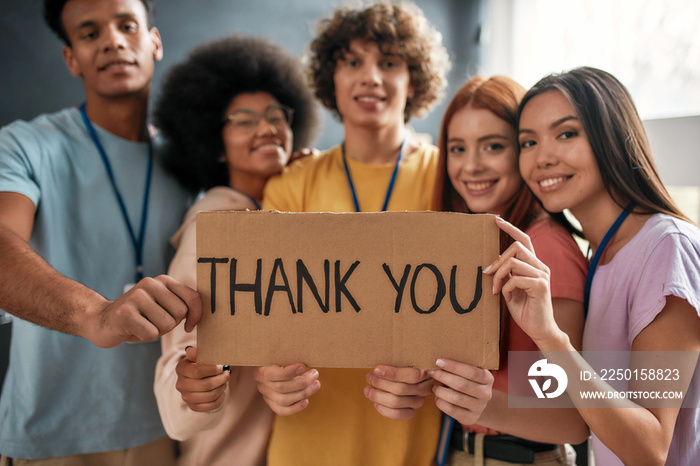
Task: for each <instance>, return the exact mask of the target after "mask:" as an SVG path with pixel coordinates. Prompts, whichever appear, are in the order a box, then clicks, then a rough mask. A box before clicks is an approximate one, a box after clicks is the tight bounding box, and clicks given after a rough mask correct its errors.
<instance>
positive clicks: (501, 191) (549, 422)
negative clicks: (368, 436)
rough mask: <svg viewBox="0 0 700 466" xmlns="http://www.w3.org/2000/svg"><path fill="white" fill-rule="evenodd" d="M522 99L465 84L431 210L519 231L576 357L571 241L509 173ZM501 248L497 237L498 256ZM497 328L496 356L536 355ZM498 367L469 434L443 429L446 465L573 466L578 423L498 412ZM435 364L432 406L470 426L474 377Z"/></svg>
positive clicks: (502, 389) (498, 79) (514, 162)
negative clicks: (481, 217) (547, 272)
mask: <svg viewBox="0 0 700 466" xmlns="http://www.w3.org/2000/svg"><path fill="white" fill-rule="evenodd" d="M524 94H525V89H523V88H522V87H521V86H520V85H519V84H517V83H516V82H515V81H513V80H511V79H509V78H506V77H502V76H494V77H491V78H483V77H475V78H473V79H472V80H470V81H469V82H467V83H466V84H465V85H464V86H463V87H462V88H461V89H460V90H459V91H458V92H457V94H456V95H455V96H454V98H453V99H452V101H451V102H450V104H449V106H448V107H447V110H446V112H445V115H444V117H443V121H442V125H441V128H440V135H439V138H440V140H439V150H440V158H439V162H438V171H437V182H436V187H435V189H436V195H435V205H434V208H435V210H441V211H453V212H465V213H491V214H497V215H499V216H500V217H502V218H504V219H506V220H507V221H509V222H510V223H512V224H514V225H517V226H518V228H520V229H521V230H523V231H525V232H527V234H528V235H529V236H530V238H531V239H532V243H533V244H534V247H535V249H536V250H537V254H538V257H540V259H541V260H542V261H543V262H544V263H545V264H547V266H549V268H550V269H551V272H552V274H551V275H552V296H551V298H552V304H553V308H554V317H555V319H556V321H557V324H558V325H559V327H560V328H561V329H563V330H564V331H565V332H566V333H567V334H568V335H569V338H570V340H571V342H572V343H573V345H574V347H576V348H580V345H581V334H582V330H583V288H584V280H585V275H586V268H587V265H586V260H585V258H584V257H583V255H582V254H581V251H580V250H579V248H578V246H577V245H576V242H575V241H574V239H573V238H572V236H571V232H572V231H573V228H572V227H571V226H570V225H569V224H568V222H566V221H565V219H564V217H563V216H560V217H557V218H554V217H552V216H550V215H549V214H548V213H547V212H545V211H544V209H543V208H542V207H541V206H540V204H539V203H538V201H537V199H536V198H535V197H534V196H533V195H532V193H531V192H530V190H529V188H528V187H527V185H526V184H525V183H524V181H523V179H522V177H521V176H520V172H519V171H518V138H517V115H518V105H519V103H520V100H521V98H522V96H523V95H524ZM567 230H568V231H567ZM510 243H512V239H511V238H510V237H509V236H507V235H502V237H501V250H505V249H506V248H507V247H508V246H509V244H510ZM504 304H505V303H504ZM504 311H505V307H504ZM504 315H507V313H505V312H504ZM503 328H504V340H505V345H504V348H503V349H504V351H503V352H502V354H507V352H506V351H508V350H510V351H537V345H536V344H535V343H534V342H533V341H532V340H531V339H530V338H529V337H528V336H527V335H526V334H525V333H524V332H523V331H522V330H521V329H520V327H518V325H517V324H516V323H515V322H514V321H513V319H512V318H511V317H508V321H507V322H504V326H503ZM507 363H508V361H507V358H503V361H502V362H501V368H500V369H499V370H497V371H493V372H492V373H493V377H494V383H493V395H492V398H491V400H490V401H489V403H488V404H487V406H486V409H485V410H484V411H483V413H482V415H481V417H480V418H479V425H464V426H461V427H460V425H458V424H457V423H455V425H454V427H453V428H452V436H451V437H452V442H451V444H452V448H451V451H450V453H451V454H450V456H449V457H448V461H449V464H460V465H462V464H470V465H471V464H485V465H488V464H504V463H502V462H501V461H505V462H506V463H513V464H518V463H528V462H530V463H531V462H532V461H531V460H536V462H537V464H574V458H575V455H574V454H573V451H572V449H571V447H570V446H564V445H561V444H565V443H567V442H575V443H578V442H581V441H583V440H584V439H585V438H586V437H587V435H588V429H587V428H586V426H585V424H584V423H583V422H582V420H581V418H580V417H579V416H578V415H577V414H576V413H575V412H573V413H572V411H573V410H566V409H558V410H557V409H551V410H547V411H545V410H543V409H537V410H534V409H508V399H507V397H508V393H507V392H508V364H507ZM437 364H438V366H439V367H441V370H438V371H435V372H434V374H433V378H434V379H435V380H437V381H439V382H441V383H442V384H443V385H444V386H440V385H437V386H436V387H435V389H434V391H435V396H436V403H437V406H438V407H439V408H440V409H441V410H442V411H443V412H444V413H445V414H447V415H448V416H450V417H452V418H453V419H455V420H457V421H458V422H459V421H460V420H466V419H471V418H472V417H470V416H469V413H470V409H471V405H472V404H473V403H474V398H473V397H471V396H470V395H469V391H470V389H469V385H470V383H469V380H470V378H471V376H472V371H474V370H475V368H474V367H473V366H470V365H468V364H463V363H460V362H456V361H451V360H447V359H445V360H438V362H437ZM525 439H527V440H525ZM539 442H546V443H539ZM479 461H483V463H481V462H479ZM494 461H498V463H493V462H494ZM550 461H551V463H550Z"/></svg>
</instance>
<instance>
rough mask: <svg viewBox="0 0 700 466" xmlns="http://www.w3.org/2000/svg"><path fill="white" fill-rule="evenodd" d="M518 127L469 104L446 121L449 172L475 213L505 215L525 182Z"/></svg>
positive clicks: (460, 193) (453, 182) (455, 186)
mask: <svg viewBox="0 0 700 466" xmlns="http://www.w3.org/2000/svg"><path fill="white" fill-rule="evenodd" d="M516 144H517V141H516V137H515V129H514V128H513V127H512V126H511V125H510V124H508V123H507V122H506V121H504V120H502V119H500V118H499V117H497V116H496V115H495V114H494V113H493V112H491V111H489V110H486V109H483V108H473V107H470V106H467V107H463V108H461V109H460V110H458V111H457V112H456V113H455V114H454V116H453V117H452V119H451V120H450V122H449V124H448V125H447V175H448V176H449V178H450V182H451V183H452V186H453V187H454V189H455V191H457V193H458V194H459V195H460V196H461V197H462V199H464V201H465V202H466V204H467V207H468V208H469V210H470V211H471V212H475V213H491V214H498V215H501V216H504V215H505V213H506V211H507V210H508V207H510V204H511V203H512V201H513V197H514V196H515V194H516V192H517V191H518V189H519V188H520V186H521V185H522V179H521V178H520V173H519V172H518V157H517V146H516Z"/></svg>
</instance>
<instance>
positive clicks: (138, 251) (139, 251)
mask: <svg viewBox="0 0 700 466" xmlns="http://www.w3.org/2000/svg"><path fill="white" fill-rule="evenodd" d="M80 114H81V115H82V117H83V122H84V123H85V127H86V128H87V131H88V133H89V134H90V137H91V138H92V142H94V143H95V147H96V148H97V152H99V153H100V157H101V158H102V163H104V166H105V170H106V171H107V175H108V176H109V181H111V182H112V188H114V194H115V195H116V196H117V201H118V202H119V207H120V208H121V212H122V216H123V217H124V222H126V226H127V228H128V229H129V236H131V242H132V244H133V245H134V253H135V255H136V276H135V279H136V282H138V281H139V280H141V279H142V278H143V243H144V240H145V238H146V220H147V219H148V198H149V194H150V192H151V178H152V176H153V147H152V145H151V138H150V137H149V138H148V168H147V170H146V188H145V189H144V194H143V208H142V209H141V227H140V228H139V236H138V238H137V237H136V234H135V233H134V228H133V226H132V225H131V221H130V220H129V214H128V212H127V210H126V204H124V199H123V198H122V195H121V192H120V191H119V187H117V180H116V179H115V178H114V172H113V171H112V165H111V164H110V163H109V159H108V158H107V152H105V149H104V147H103V146H102V143H101V142H100V138H99V137H98V136H97V132H96V131H95V128H94V127H93V126H92V122H90V120H89V119H88V116H87V111H86V109H85V103H84V102H83V103H82V104H81V105H80Z"/></svg>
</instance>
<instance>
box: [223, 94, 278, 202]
mask: <svg viewBox="0 0 700 466" xmlns="http://www.w3.org/2000/svg"><path fill="white" fill-rule="evenodd" d="M271 105H273V106H274V105H279V102H278V101H277V99H275V98H274V97H273V96H271V95H270V94H268V93H267V92H255V93H245V94H239V95H237V96H236V97H234V98H233V100H232V101H231V103H230V104H229V106H228V107H227V108H226V116H228V115H231V114H233V113H234V112H237V111H241V110H243V111H245V112H246V113H248V112H250V114H254V115H258V116H260V122H259V124H258V125H257V127H256V128H254V130H253V129H252V128H247V127H245V128H244V127H237V126H236V125H234V124H233V122H230V121H229V122H227V123H225V124H224V127H223V129H222V133H221V135H222V138H223V142H224V152H225V158H226V163H227V164H228V168H229V178H230V183H231V186H233V187H234V188H236V189H239V190H241V191H243V192H246V193H247V194H249V195H251V196H253V197H255V194H254V193H251V192H248V188H247V187H248V186H256V187H257V186H260V185H261V184H262V185H264V183H265V182H266V181H267V179H268V178H269V177H270V176H272V175H274V174H276V173H279V172H280V171H281V170H282V167H284V166H285V165H286V164H287V162H288V161H289V155H290V154H291V151H292V129H291V128H290V127H289V125H288V124H287V123H286V122H281V123H280V122H277V123H275V124H274V125H273V124H271V123H270V122H268V121H267V120H266V119H265V118H263V117H262V115H264V114H265V111H266V109H267V108H268V107H270V106H271Z"/></svg>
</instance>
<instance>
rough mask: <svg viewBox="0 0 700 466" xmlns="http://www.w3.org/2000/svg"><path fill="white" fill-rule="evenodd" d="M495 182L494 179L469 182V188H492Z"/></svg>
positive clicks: (475, 189)
mask: <svg viewBox="0 0 700 466" xmlns="http://www.w3.org/2000/svg"><path fill="white" fill-rule="evenodd" d="M493 183H494V182H493V181H481V182H472V183H467V188H468V189H470V190H472V191H483V190H484V189H487V188H490V187H491V186H492V185H493Z"/></svg>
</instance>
